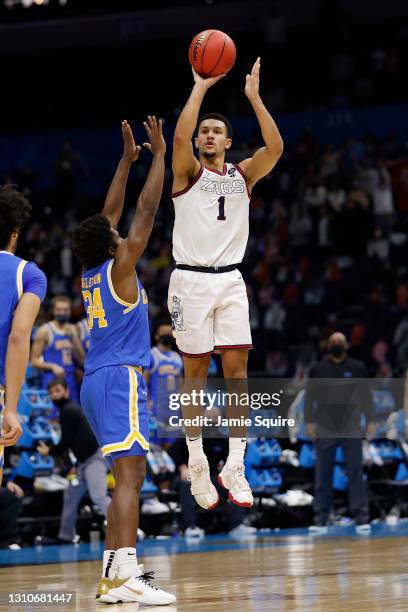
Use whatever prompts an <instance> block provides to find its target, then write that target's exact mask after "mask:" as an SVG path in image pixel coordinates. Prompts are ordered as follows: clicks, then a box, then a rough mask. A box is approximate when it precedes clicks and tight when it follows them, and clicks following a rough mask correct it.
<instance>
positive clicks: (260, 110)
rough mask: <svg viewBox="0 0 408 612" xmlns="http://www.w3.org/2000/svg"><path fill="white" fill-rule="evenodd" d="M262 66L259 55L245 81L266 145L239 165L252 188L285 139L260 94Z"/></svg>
mask: <svg viewBox="0 0 408 612" xmlns="http://www.w3.org/2000/svg"><path fill="white" fill-rule="evenodd" d="M260 68H261V58H260V57H258V59H257V60H256V62H255V64H254V65H253V68H252V71H251V74H247V75H246V83H245V95H246V96H247V98H248V100H249V101H250V103H251V105H252V108H253V109H254V111H255V115H256V117H257V119H258V122H259V126H260V128H261V132H262V138H263V140H264V143H265V146H264V147H262V148H261V149H258V151H256V153H255V154H254V156H253V157H251V158H249V159H244V161H242V162H240V163H239V167H240V168H241V169H242V171H243V173H244V175H245V178H246V182H247V185H248V188H249V189H250V190H251V189H252V187H253V186H254V185H255V183H257V182H258V181H259V179H261V178H262V177H264V176H266V175H267V174H269V172H270V171H271V170H272V168H273V167H274V166H275V164H276V162H277V161H278V159H279V158H280V156H281V155H282V152H283V140H282V137H281V135H280V133H279V130H278V126H277V125H276V123H275V121H274V120H273V119H272V117H271V115H270V113H269V112H268V110H267V109H266V107H265V105H264V103H263V102H262V100H261V97H260V95H259V72H260Z"/></svg>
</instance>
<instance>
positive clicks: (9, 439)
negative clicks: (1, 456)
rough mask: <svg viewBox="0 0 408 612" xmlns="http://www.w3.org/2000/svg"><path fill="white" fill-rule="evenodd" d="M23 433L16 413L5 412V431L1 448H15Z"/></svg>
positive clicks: (0, 439)
mask: <svg viewBox="0 0 408 612" xmlns="http://www.w3.org/2000/svg"><path fill="white" fill-rule="evenodd" d="M22 433H23V429H22V427H21V425H20V421H19V419H18V416H17V414H16V413H15V412H8V411H7V407H6V408H5V410H4V412H3V431H2V433H1V437H0V446H14V445H15V444H16V442H17V440H18V439H19V437H20V436H21V434H22Z"/></svg>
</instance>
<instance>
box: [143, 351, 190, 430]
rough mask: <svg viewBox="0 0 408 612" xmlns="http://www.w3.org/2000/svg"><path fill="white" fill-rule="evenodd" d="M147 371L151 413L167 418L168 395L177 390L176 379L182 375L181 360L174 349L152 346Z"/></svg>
mask: <svg viewBox="0 0 408 612" xmlns="http://www.w3.org/2000/svg"><path fill="white" fill-rule="evenodd" d="M148 371H149V375H150V376H149V397H150V400H151V402H152V411H153V414H154V415H155V416H157V417H160V418H163V419H168V416H169V413H168V410H169V395H170V393H174V392H176V391H177V379H178V378H180V376H181V375H182V372H183V361H182V359H181V357H180V355H179V354H178V353H176V351H161V350H160V349H159V348H158V347H157V346H154V347H153V348H152V352H151V361H150V368H149V370H148Z"/></svg>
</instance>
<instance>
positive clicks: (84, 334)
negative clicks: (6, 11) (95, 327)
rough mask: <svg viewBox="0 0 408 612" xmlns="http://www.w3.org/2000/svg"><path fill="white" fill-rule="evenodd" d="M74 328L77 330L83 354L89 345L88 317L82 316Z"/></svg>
mask: <svg viewBox="0 0 408 612" xmlns="http://www.w3.org/2000/svg"><path fill="white" fill-rule="evenodd" d="M76 328H77V331H78V335H79V339H80V341H81V345H82V349H83V351H84V355H86V354H87V352H88V351H89V345H90V343H91V332H90V330H89V325H88V319H87V318H86V317H84V318H83V319H81V320H80V321H78V323H77V324H76Z"/></svg>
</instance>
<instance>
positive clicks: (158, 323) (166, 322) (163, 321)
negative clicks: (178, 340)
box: [153, 318, 172, 338]
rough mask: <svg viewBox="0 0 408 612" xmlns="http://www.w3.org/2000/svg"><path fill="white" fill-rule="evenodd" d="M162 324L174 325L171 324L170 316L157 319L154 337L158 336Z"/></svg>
mask: <svg viewBox="0 0 408 612" xmlns="http://www.w3.org/2000/svg"><path fill="white" fill-rule="evenodd" d="M162 325H170V327H171V326H172V325H171V319H170V318H162V319H159V321H157V323H156V325H155V326H154V331H153V338H154V337H155V336H156V334H157V333H158V331H159V329H160V327H161V326H162Z"/></svg>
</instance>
